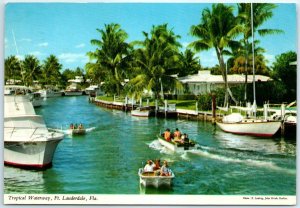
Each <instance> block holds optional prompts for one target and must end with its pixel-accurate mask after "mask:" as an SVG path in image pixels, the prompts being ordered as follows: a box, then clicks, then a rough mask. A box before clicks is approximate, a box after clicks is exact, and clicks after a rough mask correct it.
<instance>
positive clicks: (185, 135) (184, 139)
mask: <svg viewBox="0 0 300 208" xmlns="http://www.w3.org/2000/svg"><path fill="white" fill-rule="evenodd" d="M189 142H190V139H189V136H188V135H187V134H186V133H184V134H183V135H182V136H181V143H189Z"/></svg>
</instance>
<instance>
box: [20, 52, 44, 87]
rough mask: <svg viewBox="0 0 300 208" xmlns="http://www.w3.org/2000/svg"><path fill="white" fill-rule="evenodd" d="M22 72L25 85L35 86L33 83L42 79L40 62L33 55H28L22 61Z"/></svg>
mask: <svg viewBox="0 0 300 208" xmlns="http://www.w3.org/2000/svg"><path fill="white" fill-rule="evenodd" d="M22 72H23V81H24V85H25V86H31V85H33V81H34V80H39V79H40V77H41V65H40V62H39V60H38V59H37V58H36V57H35V56H33V55H26V56H25V59H24V60H23V61H22Z"/></svg>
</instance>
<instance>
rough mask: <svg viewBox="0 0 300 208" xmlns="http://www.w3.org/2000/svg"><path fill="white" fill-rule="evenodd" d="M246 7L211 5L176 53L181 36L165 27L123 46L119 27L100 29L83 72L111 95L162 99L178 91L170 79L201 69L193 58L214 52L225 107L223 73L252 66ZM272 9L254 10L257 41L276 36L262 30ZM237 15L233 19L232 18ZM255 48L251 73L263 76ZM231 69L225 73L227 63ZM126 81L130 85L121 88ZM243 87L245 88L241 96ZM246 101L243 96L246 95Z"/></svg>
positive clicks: (261, 58)
mask: <svg viewBox="0 0 300 208" xmlns="http://www.w3.org/2000/svg"><path fill="white" fill-rule="evenodd" d="M250 6H251V5H250V4H246V3H239V4H237V6H236V7H235V6H234V5H227V4H222V3H219V4H212V8H206V9H204V10H203V11H202V13H201V18H200V23H199V24H198V25H192V26H191V28H190V31H189V32H190V35H192V36H193V37H195V38H196V40H195V41H193V42H191V43H190V44H189V45H188V48H187V49H185V51H183V52H182V51H181V50H180V49H181V48H182V46H181V44H180V43H179V39H180V36H178V35H176V34H174V32H173V30H172V29H169V28H168V25H167V24H162V25H157V26H152V28H151V31H150V32H143V35H144V40H142V41H134V42H131V43H127V42H126V39H127V37H128V34H127V33H126V32H125V31H124V30H122V29H121V27H120V25H118V24H109V25H105V28H104V29H103V30H99V29H97V30H98V31H99V32H100V35H101V36H100V40H92V41H91V43H92V44H94V45H96V46H98V48H97V49H96V50H95V51H93V52H89V53H88V56H89V57H90V62H89V63H88V64H87V65H86V68H87V72H88V73H89V74H93V75H94V77H95V78H96V77H97V78H98V79H100V80H98V81H101V82H104V83H105V85H106V86H107V87H106V89H107V92H108V93H111V94H118V95H120V94H122V93H125V94H129V95H131V96H133V97H135V98H139V97H141V95H142V93H143V91H145V90H148V91H149V90H151V91H152V92H153V93H154V96H155V98H157V99H161V98H162V96H163V92H171V91H172V90H174V89H175V88H180V87H182V86H181V84H180V83H178V81H176V79H175V78H174V77H175V76H174V75H179V76H186V75H188V74H193V73H195V72H197V71H198V70H199V69H201V66H200V60H199V58H198V57H197V56H196V55H195V54H196V53H197V52H199V51H202V50H209V49H214V50H215V52H216V55H217V58H218V62H219V68H220V71H221V74H222V77H223V79H224V82H225V89H226V93H225V99H224V105H226V104H227V103H228V102H229V98H230V97H231V98H232V100H233V101H236V100H235V98H234V96H233V94H232V92H231V90H230V88H229V87H228V84H227V73H230V71H233V72H237V73H244V74H245V75H246V79H245V80H247V75H248V73H249V72H250V69H251V68H250V67H251V66H252V65H253V63H252V59H250V58H251V57H252V56H253V54H252V50H251V44H252V42H251V40H250V38H251V37H252V33H251V24H252V22H251V10H250ZM275 7H276V5H274V4H267V3H263V4H261V3H259V4H253V16H254V19H253V28H254V32H255V33H258V34H259V35H267V34H274V33H280V32H282V31H280V30H275V29H262V28H260V27H261V25H262V24H263V23H264V22H265V21H266V20H268V19H269V18H271V17H272V15H273V13H272V10H273V9H274V8H275ZM235 9H237V11H238V12H237V15H235V14H234V11H235ZM258 44H259V41H256V42H255V50H254V53H255V54H254V56H255V57H256V58H257V62H255V63H254V64H255V68H256V70H257V69H258V70H257V71H256V72H258V73H264V74H267V72H268V69H267V67H266V64H265V63H266V60H265V59H264V56H263V55H262V52H264V50H263V49H262V48H260V47H258ZM226 59H227V60H228V62H230V63H231V67H230V69H229V70H228V72H226V62H227V60H226ZM125 79H128V80H129V82H128V83H126V84H125ZM246 85H247V82H246V83H245V90H246ZM245 99H247V98H246V95H245Z"/></svg>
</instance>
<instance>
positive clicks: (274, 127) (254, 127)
mask: <svg viewBox="0 0 300 208" xmlns="http://www.w3.org/2000/svg"><path fill="white" fill-rule="evenodd" d="M216 124H217V125H218V126H219V127H220V129H222V130H223V131H225V132H228V133H233V134H240V135H252V136H258V137H272V136H273V135H274V134H276V132H277V131H278V130H279V128H280V127H281V122H280V121H274V120H264V119H245V118H242V119H241V120H239V121H235V122H229V121H226V120H224V118H223V120H222V121H219V122H216Z"/></svg>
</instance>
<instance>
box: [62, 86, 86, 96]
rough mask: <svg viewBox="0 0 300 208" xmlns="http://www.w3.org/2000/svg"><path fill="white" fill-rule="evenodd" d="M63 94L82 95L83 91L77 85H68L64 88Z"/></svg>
mask: <svg viewBox="0 0 300 208" xmlns="http://www.w3.org/2000/svg"><path fill="white" fill-rule="evenodd" d="M64 93H65V96H79V95H83V91H82V90H80V89H78V88H77V87H73V86H70V87H69V88H68V89H66V90H65V92H64Z"/></svg>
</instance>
